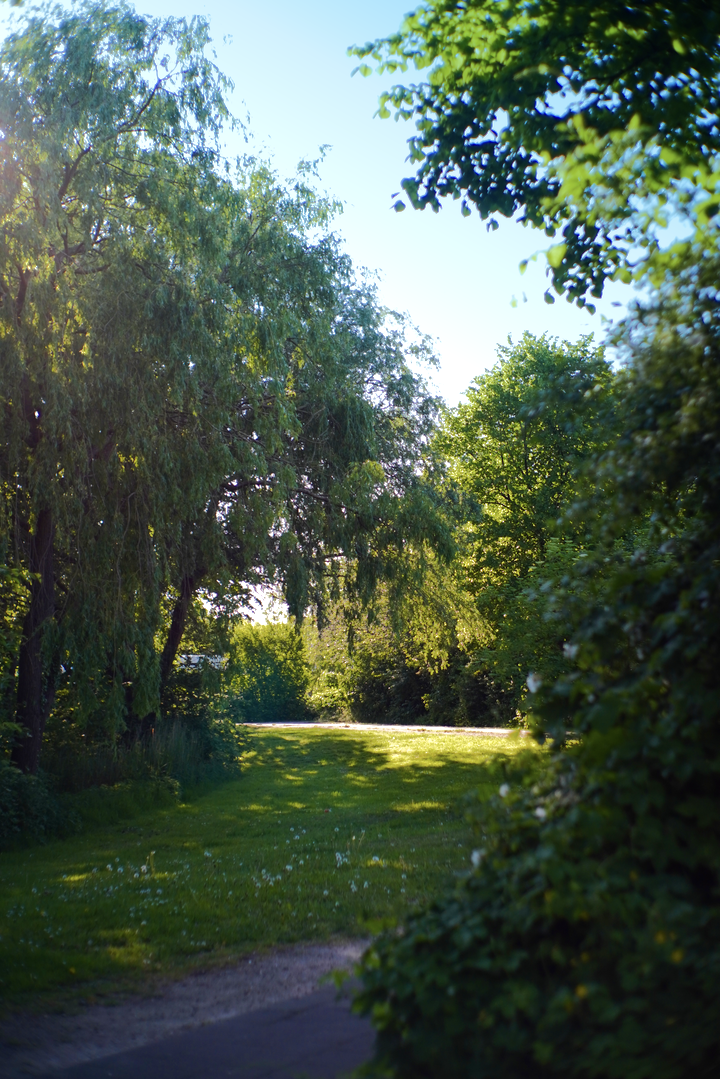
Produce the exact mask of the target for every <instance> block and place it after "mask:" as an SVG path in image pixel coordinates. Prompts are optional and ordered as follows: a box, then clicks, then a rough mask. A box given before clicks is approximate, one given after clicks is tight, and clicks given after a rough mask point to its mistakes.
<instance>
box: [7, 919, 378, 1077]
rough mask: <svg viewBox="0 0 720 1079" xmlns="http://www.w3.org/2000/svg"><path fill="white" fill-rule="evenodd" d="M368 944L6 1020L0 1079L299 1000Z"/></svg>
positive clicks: (292, 950) (282, 951) (265, 959)
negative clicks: (59, 1012)
mask: <svg viewBox="0 0 720 1079" xmlns="http://www.w3.org/2000/svg"><path fill="white" fill-rule="evenodd" d="M367 943H368V942H367V941H358V940H340V941H331V942H328V943H325V944H302V945H296V946H293V947H287V948H277V949H274V950H273V951H271V952H265V953H259V954H254V955H249V956H245V957H244V958H243V959H242V960H241V961H240V962H238V963H237V964H236V965H235V966H232V967H226V968H225V969H223V970H216V971H209V972H206V973H199V974H194V975H192V976H190V977H188V978H184V979H182V980H181V981H175V982H167V983H161V984H159V985H157V986H156V987H155V988H154V992H153V995H152V996H149V997H148V996H144V997H133V998H131V999H129V1000H124V1001H122V1002H121V1003H118V1004H115V1005H110V1006H108V1005H92V1006H88V1007H85V1008H83V1009H82V1011H80V1012H79V1013H78V1014H75V1015H67V1014H66V1015H29V1014H16V1015H13V1016H11V1017H10V1018H7V1019H5V1020H4V1021H3V1022H2V1023H1V1024H0V1076H2V1079H15V1077H20V1076H27V1075H42V1074H45V1073H47V1072H51V1071H54V1070H55V1069H59V1068H67V1067H70V1066H71V1065H75V1064H81V1063H84V1062H86V1061H91V1060H97V1059H98V1058H101V1057H105V1056H109V1055H111V1054H113V1053H119V1052H122V1051H124V1050H127V1049H133V1048H138V1047H140V1046H143V1045H147V1044H149V1043H150V1042H155V1041H158V1040H160V1039H162V1038H165V1037H167V1036H168V1035H171V1034H175V1033H177V1032H179V1031H181V1030H190V1029H193V1028H195V1027H200V1026H205V1025H206V1024H208V1023H215V1022H218V1021H219V1020H222V1019H230V1018H232V1017H234V1016H238V1015H243V1014H245V1013H247V1012H252V1011H256V1010H258V1009H261V1008H266V1007H267V1006H268V1005H271V1004H275V1003H278V1002H281V1001H285V1000H296V999H299V998H301V997H304V996H307V995H309V994H310V993H314V992H316V991H317V989H318V988H319V985H320V981H321V979H322V978H323V977H324V976H325V975H327V974H329V973H330V972H331V971H333V970H337V969H343V970H351V969H352V966H353V964H354V963H355V962H357V960H358V959H359V958H360V956H361V954H362V952H363V950H364V949H365V947H366V946H367Z"/></svg>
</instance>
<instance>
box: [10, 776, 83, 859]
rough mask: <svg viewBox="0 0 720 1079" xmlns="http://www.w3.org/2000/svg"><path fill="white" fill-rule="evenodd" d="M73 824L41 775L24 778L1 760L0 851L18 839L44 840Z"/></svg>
mask: <svg viewBox="0 0 720 1079" xmlns="http://www.w3.org/2000/svg"><path fill="white" fill-rule="evenodd" d="M74 823H75V819H74V817H73V815H72V814H71V813H68V812H67V810H65V809H64V808H63V806H62V805H61V804H60V802H59V801H58V799H57V797H56V796H55V795H54V794H53V792H52V791H51V789H50V787H49V786H48V784H47V782H46V780H45V778H44V776H43V775H42V774H41V775H37V776H29V775H25V773H24V772H21V771H20V769H19V768H16V767H15V765H14V764H10V762H9V761H7V760H0V849H3V848H6V847H9V846H11V845H12V844H13V843H15V842H17V840H19V839H20V838H21V837H23V838H28V839H32V840H40V841H42V840H45V839H47V838H49V837H50V836H52V835H57V834H58V833H59V832H63V831H65V830H68V829H71V828H72V826H73V825H74Z"/></svg>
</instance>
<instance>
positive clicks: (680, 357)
mask: <svg viewBox="0 0 720 1079" xmlns="http://www.w3.org/2000/svg"><path fill="white" fill-rule="evenodd" d="M681 285H682V287H679V288H678V290H676V293H675V295H668V296H664V297H661V301H660V302H659V303H658V306H657V308H656V309H654V310H649V311H646V312H644V313H638V317H637V319H636V320H635V321H634V322H631V323H630V325H629V327H628V328H627V333H628V335H629V342H628V348H631V349H632V365H631V366H630V367H629V369H628V371H627V372H626V375H625V384H624V388H623V389H624V393H625V395H626V396H627V399H628V411H627V416H628V417H629V418H632V422H627V424H626V426H625V429H624V431H623V433H622V436H621V437H620V439H619V440H618V442H617V444H616V445H614V446H613V447H612V448H611V449H610V450H608V452H607V453H606V454H604V455H602V456H600V457H599V459H598V462H597V464H596V466H595V476H596V478H597V483H598V493H597V494H595V495H594V496H593V497H592V498H590V499H589V500H587V501H586V502H585V504H584V505H583V504H579V505H578V506H577V507H574V508H571V510H570V517H571V519H572V518H573V517H574V516H577V515H580V516H583V517H587V515H588V514H590V513H591V511H592V510H593V509H594V510H595V511H596V513H597V517H598V524H597V530H596V536H595V539H596V545H595V549H594V551H593V558H591V559H589V564H588V566H587V568H586V589H585V595H584V598H583V600H582V602H580V603H577V602H576V601H575V599H574V597H573V596H572V594H571V593H567V592H565V593H563V590H562V588H560V589H559V590H558V594H557V602H558V603H560V604H562V603H563V602H566V603H567V617H568V619H571V620H574V622H575V630H574V633H573V637H572V645H571V647H572V650H573V653H574V656H575V665H574V669H573V670H571V671H569V672H568V673H567V674H566V675H565V676H564V677H562V678H560V679H558V680H557V681H551V680H548V681H547V682H546V684H545V686H543V687H541V688H540V690H539V692H538V695H537V705H536V708H535V719H534V722H535V729H536V731H537V732H538V734H539V735H540V736H541V737H548V736H549V737H551V738H552V739H553V743H554V745H555V747H556V750H555V752H554V755H553V764H552V767H551V768H550V769H549V770H548V772H547V774H546V775H545V776H543V777H541V779H540V780H539V781H534V782H533V783H532V784H531V785H527V786H524V787H523V786H521V785H519V784H518V785H515V786H514V787H512V788H509V787H503V788H501V790H500V796H498V797H496V798H495V799H494V801H493V802H492V803H491V804H490V805H489V807H488V809H487V810H483V809H481V808H479V807H478V808H477V809H476V811H475V817H476V819H477V832H478V850H477V854H476V855H475V862H476V868H475V869H474V870H473V871H472V872H470V873H469V874H468V875H467V876H466V877H465V878H464V879H463V880H462V881H461V883H460V884H459V886H458V888H457V890H456V892H455V893H454V894H452V895H448V896H446V897H445V898H443V899H442V900H440V901H438V902H437V903H436V904H435V905H434V906H432V907H431V908H430V909H429V910H427V911H426V912H424V913H422V914H420V915H418V916H417V917H416V918H411V919H410V920H409V922H408V923H407V926H406V932H405V935H404V936H403V937H402V939H400V940H397V939H395V940H393V939H389V938H386V939H385V940H384V941H383V942H381V943H379V944H378V945H377V946H376V947H375V950H374V955H373V956H371V959H370V960H369V961H368V963H367V964H366V969H365V985H366V989H365V995H364V998H363V1003H364V1007H365V1008H366V1009H368V1010H370V1009H372V1010H373V1013H374V1016H375V1021H376V1024H377V1025H378V1026H379V1028H380V1032H381V1034H380V1047H379V1067H380V1072H379V1073H381V1074H383V1075H385V1074H391V1075H394V1076H398V1077H400V1076H406V1075H407V1076H410V1075H412V1076H439V1075H443V1076H452V1075H457V1076H460V1075H467V1074H469V1073H471V1074H473V1075H478V1076H482V1075H496V1074H498V1073H501V1074H503V1075H507V1076H515V1075H517V1076H520V1075H522V1076H534V1075H537V1076H541V1075H543V1076H544V1075H586V1076H603V1077H618V1079H619V1077H623V1079H627V1077H631V1079H645V1077H648V1079H649V1077H651V1076H652V1077H653V1079H671V1077H678V1079H679V1077H681V1076H685V1075H687V1074H688V1071H689V1070H690V1071H692V1073H693V1074H695V1075H708V1076H709V1075H711V1074H714V1073H715V1071H716V1068H717V1052H718V1031H717V1025H716V1024H715V1022H714V1018H713V1016H714V1014H715V1011H716V1006H717V1000H716V991H717V984H718V976H719V975H720V920H719V917H718V913H719V911H720V903H719V899H720V894H719V890H720V843H719V842H718V833H717V828H716V820H717V791H718V773H719V772H720V742H719V741H718V723H717V720H718V704H717V702H718V690H719V689H720V686H719V685H718V670H719V669H720V654H719V653H718V635H717V632H716V627H715V624H714V617H715V616H714V612H715V611H716V609H717V603H718V600H719V599H720V575H719V572H718V566H719V565H720V563H719V561H718V552H719V550H720V535H719V534H718V522H720V507H719V506H718V490H719V481H720V378H719V377H718V372H719V371H720V363H719V360H720V304H719V302H718V294H717V288H716V284H715V268H714V267H713V266H711V265H708V266H703V267H700V268H698V270H697V271H696V272H695V273H694V274H693V275H692V276H691V278H690V279H689V280H687V281H685V282H681ZM601 507H602V510H603V512H602V513H601V512H598V511H600V509H601ZM648 513H650V515H651V521H650V526H649V529H648V531H647V532H646V534H645V536H644V543H645V546H644V547H643V546H640V545H638V546H636V548H635V550H634V551H632V553H631V554H630V555H629V556H628V555H625V556H623V555H622V552H621V551H619V550H618V548H617V547H616V546H615V541H616V538H617V536H618V534H622V533H623V532H624V531H625V530H626V529H627V528H628V525H632V524H633V523H634V522H636V521H637V520H638V518H639V517H640V518H641V517H643V516H644V515H647V514H648ZM654 551H658V552H659V555H653V552H654ZM647 552H650V555H651V557H647ZM607 560H610V561H611V568H610V569H609V570H608V569H607ZM593 561H594V563H595V564H593ZM569 723H571V724H572V727H573V729H574V730H575V731H577V732H578V734H579V735H580V741H579V742H578V743H577V744H575V746H574V747H572V748H569V749H565V750H564V751H563V749H562V745H563V743H565V741H566V733H565V732H566V728H567V726H568V724H569Z"/></svg>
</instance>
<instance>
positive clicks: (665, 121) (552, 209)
mask: <svg viewBox="0 0 720 1079" xmlns="http://www.w3.org/2000/svg"><path fill="white" fill-rule="evenodd" d="M719 37H720V7H719V6H718V4H717V2H714V0H713V2H710V3H702V4H700V3H698V2H685V0H683V2H676V0H649V2H645V3H631V4H628V3H626V2H625V0H600V2H598V3H593V4H592V5H591V6H589V5H588V4H587V3H585V2H584V0H570V2H568V0H531V2H530V3H526V2H524V0H501V2H498V0H467V2H465V3H462V4H458V3H456V0H426V2H425V3H423V4H422V5H421V6H420V7H419V8H418V9H417V10H416V11H415V12H414V13H413V14H410V15H408V16H407V17H406V18H405V20H404V22H403V24H402V27H401V29H400V31H399V32H398V33H396V34H393V35H391V36H390V37H388V38H386V39H384V40H381V41H376V42H374V43H370V44H367V45H365V46H363V47H356V48H354V49H353V50H351V51H352V52H353V53H354V54H355V55H357V56H359V57H360V58H361V59H367V58H370V57H372V58H373V59H374V60H376V61H378V62H379V65H380V70H381V71H389V72H396V71H401V72H404V71H406V70H407V69H408V67H409V66H410V65H414V66H415V67H416V68H417V69H420V70H422V71H426V72H427V78H426V81H425V82H422V83H419V84H411V85H398V86H395V87H394V88H393V89H391V90H390V91H389V92H387V93H385V94H383V95H382V98H381V107H380V115H381V116H389V115H390V109H391V108H394V109H395V110H396V114H397V115H399V116H401V117H405V118H410V117H412V118H414V119H415V123H416V127H417V134H416V135H414V136H413V138H411V139H410V160H411V161H412V162H413V164H414V165H415V166H416V168H417V171H416V175H415V176H414V177H412V178H409V179H406V180H404V181H403V188H404V190H405V192H406V193H407V195H408V197H409V200H410V202H411V203H412V204H413V206H416V207H420V208H424V207H425V206H431V207H432V208H433V209H437V208H438V207H439V200H440V199H442V198H443V197H446V196H451V197H453V198H455V199H458V198H459V199H461V200H462V209H463V212H464V213H470V207H471V206H475V207H476V208H477V209H478V211H479V212H480V215H481V217H482V218H483V219H484V220H488V222H489V227H490V226H495V227H496V226H497V216H498V215H502V216H504V217H513V216H515V215H518V216H519V219H520V220H521V221H523V222H524V223H526V224H530V225H535V226H538V227H541V228H543V229H544V230H545V232H546V234H547V235H548V236H552V237H556V238H557V242H556V243H555V245H554V246H553V247H551V248H550V250H549V251H548V253H547V255H548V262H549V272H550V275H551V277H552V281H553V285H554V287H555V291H556V292H558V293H566V294H567V295H568V297H570V298H572V299H574V300H576V301H577V302H578V303H579V304H580V305H581V306H582V305H584V304H585V302H586V301H587V299H588V297H589V296H594V297H599V296H600V295H602V290H603V285H604V283H605V281H606V280H607V279H608V278H619V279H621V280H631V279H636V280H637V279H640V278H642V277H643V276H644V275H650V277H651V279H653V280H654V281H655V283H657V281H658V280H659V278H660V277H662V276H663V275H664V274H665V273H666V272H667V271H668V270H670V271H671V272H674V270H675V268H676V267H677V265H678V263H679V262H684V263H685V264H688V263H690V264H692V262H694V261H696V260H697V258H698V254H699V252H700V251H702V250H706V249H707V247H708V244H709V243H710V244H712V246H713V248H714V247H715V244H716V240H717V231H716V230H715V229H714V228H713V227H712V225H711V224H710V223H711V222H712V221H713V219H714V215H715V213H716V212H717V209H718V206H719V205H720V187H719V186H718V185H719V183H720V174H719V173H718V166H717V155H718V150H719V149H720V143H719V142H718V139H719V137H720V136H719V133H718V127H717V124H716V122H715V117H716V115H717V108H718V80H719V77H720V40H719ZM361 71H362V72H363V73H364V74H369V73H370V68H369V67H368V66H367V65H365V64H363V65H362V67H361ZM630 193H631V196H630V197H628V195H629V194H630ZM403 206H404V204H403V203H402V202H399V203H398V208H403ZM670 220H673V222H674V226H675V227H674V230H673V231H676V230H677V227H678V226H679V225H680V222H683V223H684V225H685V227H686V230H687V238H686V239H683V240H682V241H674V240H673V237H672V235H670V238H669V239H668V235H667V234H666V235H665V236H663V230H664V227H665V226H666V225H667V223H668V221H670ZM709 225H710V227H708V226H709ZM680 231H681V232H682V226H680ZM546 299H547V300H548V302H550V303H552V302H554V298H553V296H552V293H550V292H549V291H548V292H547V293H546Z"/></svg>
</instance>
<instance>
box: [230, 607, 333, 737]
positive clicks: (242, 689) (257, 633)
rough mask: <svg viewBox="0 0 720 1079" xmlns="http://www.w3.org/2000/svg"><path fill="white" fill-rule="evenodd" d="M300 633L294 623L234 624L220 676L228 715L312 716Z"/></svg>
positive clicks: (264, 719)
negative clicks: (222, 672)
mask: <svg viewBox="0 0 720 1079" xmlns="http://www.w3.org/2000/svg"><path fill="white" fill-rule="evenodd" d="M309 681H310V669H309V665H308V659H307V650H306V645H305V639H304V637H303V636H302V635H301V634H300V633H298V632H297V631H296V629H295V626H294V624H292V623H289V622H284V623H283V622H271V623H269V624H267V625H249V624H240V625H239V626H237V627H236V628H235V630H234V632H233V634H232V638H231V644H230V657H229V663H228V669H227V672H226V674H225V684H226V693H227V694H228V707H229V711H230V714H231V715H232V716H233V717H235V718H236V719H237V720H239V721H241V722H251V723H252V722H254V723H272V722H277V721H279V720H280V721H281V720H289V721H297V720H303V719H310V718H312V714H311V712H310V709H309V707H308V703H307V699H306V697H307V690H308V685H309Z"/></svg>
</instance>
